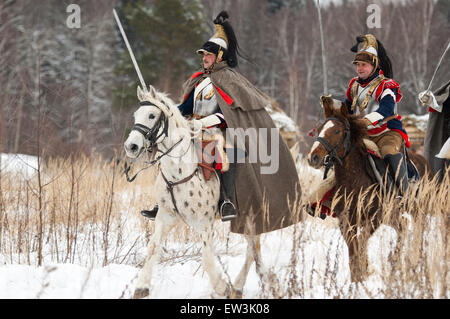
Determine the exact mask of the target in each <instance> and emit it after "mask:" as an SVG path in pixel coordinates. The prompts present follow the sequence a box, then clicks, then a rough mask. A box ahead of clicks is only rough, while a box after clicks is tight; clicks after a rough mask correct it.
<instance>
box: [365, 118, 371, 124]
mask: <svg viewBox="0 0 450 319" xmlns="http://www.w3.org/2000/svg"><path fill="white" fill-rule="evenodd" d="M363 120H364V124H366V126H369V125H372V122H370V121H369V120H368V119H366V118H364V119H363Z"/></svg>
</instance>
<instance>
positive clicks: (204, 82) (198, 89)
mask: <svg viewBox="0 0 450 319" xmlns="http://www.w3.org/2000/svg"><path fill="white" fill-rule="evenodd" d="M209 83H211V79H210V78H209V77H207V78H205V79H204V80H203V81H202V82H201V83H200V84H199V85H197V87H196V88H195V90H194V99H195V98H197V95H198V94H199V93H200V92H201V91H203V89H204V88H205V87H206V86H207V85H208V84H209Z"/></svg>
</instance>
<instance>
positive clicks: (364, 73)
mask: <svg viewBox="0 0 450 319" xmlns="http://www.w3.org/2000/svg"><path fill="white" fill-rule="evenodd" d="M373 69H374V66H373V65H372V64H370V63H367V62H356V72H357V73H358V76H359V78H361V79H363V80H365V79H367V78H368V77H369V75H370V74H371V73H372V71H373Z"/></svg>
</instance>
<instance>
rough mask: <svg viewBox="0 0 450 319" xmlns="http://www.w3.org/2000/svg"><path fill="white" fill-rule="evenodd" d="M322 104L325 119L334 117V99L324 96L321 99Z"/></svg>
mask: <svg viewBox="0 0 450 319" xmlns="http://www.w3.org/2000/svg"><path fill="white" fill-rule="evenodd" d="M320 104H321V105H322V107H323V111H324V114H325V118H327V117H330V116H332V115H333V99H332V98H331V96H324V95H322V96H321V97H320Z"/></svg>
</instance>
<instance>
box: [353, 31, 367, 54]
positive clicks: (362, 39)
mask: <svg viewBox="0 0 450 319" xmlns="http://www.w3.org/2000/svg"><path fill="white" fill-rule="evenodd" d="M361 42H364V38H363V37H362V36H360V35H359V36H357V37H356V44H355V45H354V46H352V48H351V49H350V51H352V52H355V53H357V52H358V45H359V44H360V43H361Z"/></svg>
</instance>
